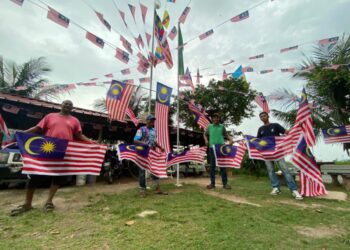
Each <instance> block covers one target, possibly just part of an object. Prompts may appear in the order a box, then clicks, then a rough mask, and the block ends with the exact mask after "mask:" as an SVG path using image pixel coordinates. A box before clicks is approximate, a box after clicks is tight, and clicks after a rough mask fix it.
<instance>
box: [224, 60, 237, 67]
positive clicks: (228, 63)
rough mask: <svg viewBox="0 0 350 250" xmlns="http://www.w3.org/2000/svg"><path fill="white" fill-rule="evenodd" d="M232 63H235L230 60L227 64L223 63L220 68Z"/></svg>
mask: <svg viewBox="0 0 350 250" xmlns="http://www.w3.org/2000/svg"><path fill="white" fill-rule="evenodd" d="M234 62H235V61H234V60H232V59H231V60H230V61H229V62H227V63H224V64H223V65H222V66H226V65H229V64H231V63H234Z"/></svg>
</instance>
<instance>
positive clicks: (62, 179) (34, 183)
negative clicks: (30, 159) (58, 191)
mask: <svg viewBox="0 0 350 250" xmlns="http://www.w3.org/2000/svg"><path fill="white" fill-rule="evenodd" d="M28 178H29V180H28V183H27V188H40V187H44V186H47V184H49V185H53V186H62V185H64V184H67V182H68V181H69V179H70V178H71V177H70V176H50V175H28Z"/></svg>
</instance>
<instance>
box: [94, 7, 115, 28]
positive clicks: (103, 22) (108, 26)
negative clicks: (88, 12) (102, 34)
mask: <svg viewBox="0 0 350 250" xmlns="http://www.w3.org/2000/svg"><path fill="white" fill-rule="evenodd" d="M95 13H96V15H97V17H98V19H100V21H101V22H102V24H103V25H104V26H105V27H106V28H107V29H108V30H109V31H111V28H112V26H111V25H110V24H109V22H107V21H106V19H104V17H103V15H102V14H101V13H100V12H98V11H95Z"/></svg>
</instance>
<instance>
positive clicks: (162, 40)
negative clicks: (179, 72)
mask: <svg viewBox="0 0 350 250" xmlns="http://www.w3.org/2000/svg"><path fill="white" fill-rule="evenodd" d="M154 27H155V28H154V35H155V36H156V38H157V41H158V45H159V46H160V47H161V48H162V55H163V56H164V62H165V64H166V66H167V67H168V69H171V68H172V67H173V59H172V56H171V51H170V48H169V44H168V40H167V37H166V32H165V30H164V27H163V24H162V21H161V20H160V17H159V16H158V14H157V13H155V18H154Z"/></svg>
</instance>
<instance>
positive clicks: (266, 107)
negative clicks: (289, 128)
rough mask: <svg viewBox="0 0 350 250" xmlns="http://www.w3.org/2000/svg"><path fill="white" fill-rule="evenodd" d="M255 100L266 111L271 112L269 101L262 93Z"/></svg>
mask: <svg viewBox="0 0 350 250" xmlns="http://www.w3.org/2000/svg"><path fill="white" fill-rule="evenodd" d="M255 101H256V103H257V104H258V105H259V106H260V107H261V108H262V110H263V111H264V112H267V113H270V109H269V104H268V103H267V101H266V98H265V96H264V95H263V94H262V93H259V94H257V95H256V96H255Z"/></svg>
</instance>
